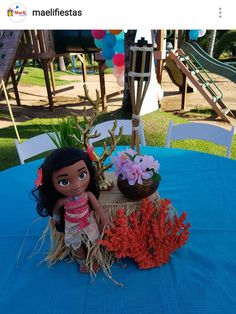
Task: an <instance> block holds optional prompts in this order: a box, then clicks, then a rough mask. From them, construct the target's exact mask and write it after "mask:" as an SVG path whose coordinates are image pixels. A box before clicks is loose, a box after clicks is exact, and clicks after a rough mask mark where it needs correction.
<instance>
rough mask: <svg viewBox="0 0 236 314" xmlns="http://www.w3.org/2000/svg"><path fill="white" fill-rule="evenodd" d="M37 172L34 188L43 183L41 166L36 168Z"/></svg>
mask: <svg viewBox="0 0 236 314" xmlns="http://www.w3.org/2000/svg"><path fill="white" fill-rule="evenodd" d="M37 174H38V176H37V178H36V180H35V182H34V184H35V186H36V188H38V187H39V186H41V185H42V184H43V170H42V168H39V169H38V170H37Z"/></svg>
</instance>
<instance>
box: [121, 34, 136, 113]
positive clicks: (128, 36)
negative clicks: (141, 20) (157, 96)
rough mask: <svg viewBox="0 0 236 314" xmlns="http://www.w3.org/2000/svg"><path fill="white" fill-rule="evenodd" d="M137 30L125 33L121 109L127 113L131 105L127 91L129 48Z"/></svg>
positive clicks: (130, 109) (130, 110)
mask: <svg viewBox="0 0 236 314" xmlns="http://www.w3.org/2000/svg"><path fill="white" fill-rule="evenodd" d="M136 32H137V30H128V31H127V32H126V33H125V40H124V44H125V86H124V87H125V89H124V97H123V103H122V108H123V109H124V110H125V111H127V112H132V104H131V98H130V91H129V70H130V69H129V64H130V46H132V45H133V44H134V41H135V36H136Z"/></svg>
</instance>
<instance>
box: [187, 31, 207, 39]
mask: <svg viewBox="0 0 236 314" xmlns="http://www.w3.org/2000/svg"><path fill="white" fill-rule="evenodd" d="M205 34H206V30H205V29H191V30H190V31H189V39H190V40H197V39H198V38H199V37H203V36H204V35H205Z"/></svg>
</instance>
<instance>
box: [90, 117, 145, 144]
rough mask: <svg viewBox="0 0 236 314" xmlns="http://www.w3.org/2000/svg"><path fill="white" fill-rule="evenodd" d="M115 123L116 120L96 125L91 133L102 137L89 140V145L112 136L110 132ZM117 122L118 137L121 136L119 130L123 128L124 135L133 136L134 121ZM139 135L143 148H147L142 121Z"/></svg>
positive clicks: (116, 133)
mask: <svg viewBox="0 0 236 314" xmlns="http://www.w3.org/2000/svg"><path fill="white" fill-rule="evenodd" d="M114 121H115V120H109V121H105V122H102V123H99V124H96V125H95V126H94V127H93V128H92V129H91V133H92V134H94V133H95V132H96V131H97V133H99V134H100V136H98V137H96V138H91V139H89V143H90V144H93V143H95V142H98V141H101V140H103V139H105V138H107V137H109V136H110V134H109V130H111V129H112V127H113V125H114ZM116 121H117V128H116V129H115V132H114V134H115V135H118V134H119V130H120V127H123V133H122V134H123V135H131V134H132V120H121V119H120V120H119V119H118V120H116ZM138 133H139V138H140V144H141V145H143V146H146V141H145V136H144V131H143V125H142V120H141V119H140V122H139V129H138Z"/></svg>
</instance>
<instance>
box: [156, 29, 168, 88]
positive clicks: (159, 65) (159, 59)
mask: <svg viewBox="0 0 236 314" xmlns="http://www.w3.org/2000/svg"><path fill="white" fill-rule="evenodd" d="M164 37H165V31H164V30H157V34H156V44H157V48H156V49H157V50H156V51H155V53H154V56H155V60H156V77H157V81H158V83H159V84H161V82H162V70H163V61H164V60H163V51H164V52H165V49H166V48H165V46H164V45H165V40H164ZM164 58H165V57H164Z"/></svg>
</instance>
